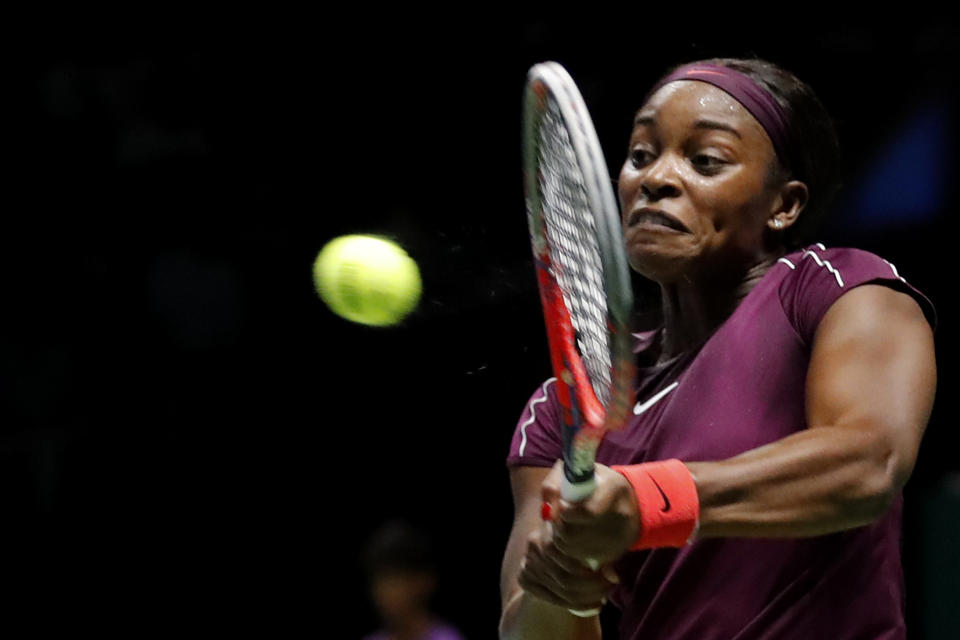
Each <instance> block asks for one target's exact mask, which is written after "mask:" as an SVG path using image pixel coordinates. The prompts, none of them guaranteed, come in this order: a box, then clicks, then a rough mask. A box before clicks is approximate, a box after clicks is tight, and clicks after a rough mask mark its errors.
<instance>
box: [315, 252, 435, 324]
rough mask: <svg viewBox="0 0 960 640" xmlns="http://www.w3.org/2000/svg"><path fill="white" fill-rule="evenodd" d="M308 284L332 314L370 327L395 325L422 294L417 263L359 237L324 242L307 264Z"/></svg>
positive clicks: (405, 254) (411, 308) (412, 307)
mask: <svg viewBox="0 0 960 640" xmlns="http://www.w3.org/2000/svg"><path fill="white" fill-rule="evenodd" d="M313 282H314V285H315V286H316V289H317V293H319V294H320V297H321V298H322V299H323V301H324V302H326V303H327V306H328V307H330V309H331V310H333V312H334V313H336V314H337V315H339V316H341V317H343V318H346V319H347V320H352V321H353V322H358V323H360V324H365V325H370V326H374V327H386V326H390V325H394V324H397V323H398V322H400V321H401V320H402V319H403V318H404V316H406V315H407V314H408V313H410V312H411V311H413V309H414V308H415V307H416V306H417V303H418V302H419V301H420V293H421V291H422V284H421V281H420V270H419V269H418V268H417V263H416V262H414V261H413V259H412V258H411V257H410V256H408V255H407V253H406V252H405V251H404V250H403V249H401V248H400V247H399V246H398V245H397V244H396V243H394V242H392V241H390V240H387V239H386V238H380V237H377V236H365V235H349V236H341V237H339V238H334V239H333V240H331V241H330V242H328V243H327V244H326V245H325V246H324V247H323V249H321V250H320V253H319V254H318V255H317V259H316V260H315V261H314V263H313Z"/></svg>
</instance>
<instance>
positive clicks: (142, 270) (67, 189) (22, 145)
mask: <svg viewBox="0 0 960 640" xmlns="http://www.w3.org/2000/svg"><path fill="white" fill-rule="evenodd" d="M370 13H371V15H368V16H355V17H353V18H351V19H347V18H344V17H336V18H335V17H332V16H330V17H327V18H326V19H325V18H324V17H323V16H320V17H309V18H308V17H306V16H295V15H290V16H285V15H279V14H278V15H270V16H264V17H262V19H260V18H261V17H259V16H252V17H249V19H248V20H244V21H243V22H242V23H239V22H230V21H227V20H225V19H224V20H209V21H206V20H204V21H203V22H202V23H201V22H200V21H198V20H196V21H195V20H192V19H187V18H186V17H181V18H179V19H177V20H174V21H172V23H171V25H172V26H169V27H168V26H167V25H166V22H165V21H163V20H155V18H156V17H155V16H148V15H145V16H138V17H136V18H132V17H126V16H125V17H123V18H120V17H118V16H110V17H109V19H108V18H107V17H105V18H104V19H103V20H102V21H101V20H97V19H93V18H91V17H90V16H85V19H84V20H82V21H77V22H73V21H71V20H66V19H65V20H62V21H60V22H58V24H57V26H56V27H52V26H49V25H45V26H44V27H43V28H40V29H37V31H36V34H35V35H34V34H33V32H32V31H31V35H30V36H28V37H24V38H23V41H22V43H20V42H18V44H17V46H16V47H15V49H16V56H15V64H14V65H13V70H12V71H11V73H10V74H9V76H8V78H7V80H8V87H9V89H10V93H9V97H10V103H11V105H10V106H12V108H13V116H12V117H9V118H8V121H7V122H8V129H9V132H8V133H9V135H10V139H11V141H12V143H11V144H10V145H9V147H8V152H9V159H10V160H11V161H12V162H11V164H12V167H11V171H10V173H9V174H8V182H9V187H8V188H9V189H10V193H11V196H12V197H11V198H10V199H9V200H8V210H7V212H6V215H5V216H4V221H5V227H6V229H5V233H3V234H2V236H0V237H2V242H3V245H4V246H3V250H2V252H0V255H2V260H3V271H4V275H5V284H4V290H3V305H4V325H5V330H4V331H3V332H2V335H0V380H2V413H0V420H2V422H0V517H2V523H3V524H2V534H0V535H2V536H3V539H4V540H5V541H6V547H5V548H6V552H5V559H4V560H5V562H4V565H5V568H4V571H3V572H2V575H3V577H2V578H0V580H3V581H4V583H6V584H7V585H9V586H11V587H13V590H14V591H15V592H17V593H18V594H19V595H20V596H21V597H22V599H23V601H24V603H26V604H28V605H30V606H31V607H37V608H39V609H40V610H41V612H42V613H44V614H46V615H41V616H38V617H36V618H35V619H36V620H44V619H66V620H71V621H79V620H87V621H90V622H91V623H92V624H94V625H96V626H97V627H98V628H102V627H103V626H110V625H114V624H116V625H118V626H121V627H122V628H124V629H147V628H155V627H157V626H164V625H169V626H170V627H171V628H181V625H182V624H185V623H186V621H189V623H190V625H191V626H192V627H193V626H195V625H197V624H200V625H203V626H207V627H209V628H211V629H219V628H230V629H234V628H235V629H244V630H246V629H255V628H257V629H263V630H268V631H272V632H275V631H278V630H293V629H298V628H306V629H310V630H318V631H320V632H321V635H325V634H324V633H323V631H324V630H329V629H330V628H331V625H340V624H342V625H343V629H344V630H343V631H340V632H337V633H336V634H335V635H337V637H359V636H360V635H362V634H363V633H366V632H369V631H371V630H372V629H373V628H375V626H376V617H375V615H374V612H373V610H372V608H371V606H370V604H369V602H368V599H367V595H366V591H365V583H364V578H363V574H362V572H361V570H360V562H359V557H360V554H361V550H362V549H363V546H364V544H365V542H366V540H367V539H368V537H369V536H370V534H371V533H372V532H373V531H374V530H375V529H376V528H377V527H379V526H380V525H382V524H383V523H385V522H387V521H389V520H391V519H395V518H403V519H405V520H407V521H409V522H412V523H413V524H415V525H416V526H418V527H421V528H422V529H424V530H425V531H427V532H429V533H430V534H431V536H432V537H433V539H434V541H435V550H436V553H437V555H438V557H439V558H440V561H441V591H440V593H439V595H438V598H437V608H438V610H439V611H440V612H441V613H442V614H443V615H444V616H445V617H447V618H448V619H449V620H451V621H452V622H454V623H455V624H457V625H458V626H459V627H460V628H461V629H462V630H463V631H464V632H465V633H466V634H467V635H468V636H469V637H471V638H483V637H491V636H493V635H494V633H495V626H496V621H497V617H498V613H499V594H498V578H499V565H500V559H501V556H502V551H503V547H504V544H505V542H506V539H507V535H508V532H509V527H510V521H511V516H512V505H511V499H510V492H509V485H508V480H507V472H506V468H505V466H504V458H505V456H506V453H507V448H508V445H509V441H510V437H511V435H512V430H513V426H514V424H515V422H516V419H517V417H518V416H519V414H520V412H521V410H522V409H523V406H524V403H525V402H526V400H527V399H528V397H529V395H530V394H531V393H532V391H533V390H534V388H535V387H536V386H537V385H538V384H539V383H540V382H541V381H542V380H543V379H544V378H545V377H546V376H547V375H549V364H548V358H547V355H546V349H545V346H546V345H545V343H546V340H545V336H544V333H543V326H542V316H541V315H540V310H539V305H538V299H537V294H536V289H535V284H534V279H533V267H532V264H531V261H530V258H529V241H528V237H527V234H526V219H525V214H524V208H523V196H522V185H521V174H520V153H521V148H520V106H521V97H522V91H523V84H524V79H525V74H526V71H527V69H528V67H529V66H530V65H531V64H533V63H535V62H539V61H542V60H546V59H553V60H557V61H559V62H561V63H563V64H564V65H565V66H566V67H567V68H568V70H569V71H570V72H571V74H572V75H573V77H574V78H575V79H576V80H577V82H578V84H579V85H580V88H581V90H582V92H583V94H584V97H585V99H586V102H587V104H588V106H589V107H590V110H591V113H592V115H593V118H594V121H595V123H596V126H597V129H598V133H599V135H600V138H601V142H602V145H603V147H604V150H605V153H606V155H607V158H608V161H609V163H610V166H611V170H612V171H613V172H616V171H617V170H618V167H619V163H620V162H621V159H622V157H623V155H624V151H625V148H626V141H627V137H628V134H629V128H630V120H631V117H632V114H633V112H634V110H635V109H636V108H637V107H638V106H639V101H640V99H641V98H642V96H643V94H644V92H645V90H646V89H647V88H648V87H649V85H650V84H651V83H652V82H653V81H654V80H656V79H657V78H658V77H659V76H660V75H661V73H662V72H663V71H664V70H665V69H666V68H667V67H668V66H671V65H673V64H676V63H679V62H684V61H688V60H693V59H698V58H703V57H710V56H715V55H729V56H746V55H758V56H761V57H765V58H767V59H770V60H772V61H774V62H777V63H780V64H781V65H783V66H784V67H786V68H787V69H790V70H792V71H794V72H795V73H796V74H797V75H798V76H799V77H801V78H803V79H804V80H806V81H807V82H808V83H809V84H811V85H812V86H813V87H814V89H815V90H816V91H817V92H818V94H819V95H820V97H821V99H822V100H823V102H824V103H825V104H826V106H827V108H828V109H829V110H830V111H831V113H832V114H833V115H834V117H835V118H836V121H837V125H838V128H839V132H840V136H841V142H842V145H843V149H844V167H845V171H846V175H845V185H846V186H845V191H844V192H843V195H842V197H841V198H840V199H839V201H838V204H837V207H836V215H835V216H834V218H833V219H832V220H831V221H830V223H829V225H828V228H826V229H824V232H823V234H822V235H821V239H822V241H823V242H824V243H825V244H827V245H828V246H830V245H838V244H843V245H854V246H858V247H861V248H864V249H867V250H871V251H874V252H876V253H879V254H880V255H882V256H883V257H885V258H886V259H888V260H890V261H891V262H893V263H894V264H896V265H897V266H898V268H899V270H900V273H901V275H904V276H905V277H906V278H907V279H908V280H909V281H910V282H911V283H912V284H914V285H915V286H917V287H918V288H920V289H921V290H922V291H924V292H925V293H927V294H928V295H929V296H930V297H931V298H932V300H933V301H934V303H935V304H936V305H937V308H938V312H939V322H940V324H939V330H938V336H937V337H938V343H937V350H938V359H939V372H940V380H939V395H938V401H937V405H936V408H935V411H934V414H933V417H932V419H931V422H930V427H929V430H928V434H927V436H926V440H925V442H924V445H923V448H922V450H921V454H920V458H919V461H918V464H917V467H916V470H915V473H914V476H913V478H912V480H911V482H910V484H909V485H908V487H907V490H906V500H907V502H906V504H907V511H906V522H905V534H904V535H905V543H904V544H905V552H904V564H905V567H906V574H907V580H908V601H907V612H908V616H909V623H910V626H911V629H912V632H913V635H914V637H921V638H940V637H954V636H953V633H954V631H955V630H956V629H957V628H958V627H956V626H955V627H952V629H953V631H951V630H949V629H950V628H951V625H957V619H958V618H957V616H958V613H957V607H956V605H957V603H958V599H960V598H958V594H960V589H958V586H957V575H958V570H960V558H958V552H957V551H956V541H957V539H958V537H960V523H958V513H960V480H958V478H960V476H958V475H957V472H958V471H960V464H958V462H957V458H956V455H955V454H954V446H953V445H954V444H955V443H956V442H957V436H956V435H955V425H956V417H957V403H956V400H955V398H954V397H953V394H952V392H951V390H952V389H953V388H954V386H955V376H956V368H955V365H954V363H953V362H952V361H951V359H950V358H949V357H948V354H952V353H954V352H955V345H954V337H953V331H954V327H955V326H956V318H955V315H954V311H953V308H952V305H951V303H952V298H951V295H950V294H951V293H952V292H953V290H954V285H953V282H952V278H950V274H952V272H953V269H954V267H953V264H952V257H953V251H952V248H953V246H954V244H955V243H954V236H953V233H954V225H953V224H952V222H953V218H954V217H955V216H956V215H957V213H958V210H957V205H956V202H955V198H954V189H953V182H954V181H953V176H954V172H955V170H956V167H955V162H954V159H955V157H956V154H955V151H954V150H955V149H956V147H957V143H958V138H957V129H956V126H955V125H956V118H955V114H956V105H957V88H958V80H960V71H958V67H957V62H958V36H960V30H958V29H957V28H956V27H955V26H954V25H952V24H949V23H948V22H947V21H945V20H941V19H938V18H936V17H928V18H925V19H923V20H911V19H903V20H898V21H897V23H896V24H894V23H892V22H891V23H890V24H876V25H867V26H864V25H862V24H857V25H853V24H852V23H851V24H839V23H838V21H836V20H831V21H830V22H829V23H825V22H817V21H814V20H812V19H811V20H810V21H809V23H800V22H796V21H793V22H791V23H789V26H785V25H784V24H781V23H774V22H772V21H771V23H770V25H767V26H756V25H751V26H750V27H749V28H748V27H746V26H737V25H736V24H734V23H731V24H729V25H728V24H721V23H720V22H718V21H717V20H715V19H713V18H712V17H711V16H709V15H702V16H699V17H698V20H699V22H698V23H690V21H689V20H687V22H688V24H684V25H680V24H679V20H680V19H681V17H680V16H677V15H669V14H665V15H663V16H653V15H650V14H649V13H645V12H643V11H641V10H639V9H638V11H637V15H632V14H616V15H615V14H611V15H605V16H599V15H586V16H578V17H577V19H576V20H560V19H555V20H544V19H543V18H542V17H540V18H538V19H533V18H529V17H524V16H522V15H519V14H518V15H509V16H506V15H502V16H492V15H485V16H472V17H470V18H469V19H467V18H456V17H454V16H452V15H451V16H443V15H437V14H436V13H430V14H426V13H425V14H423V15H415V14H411V13H403V14H399V13H397V14H396V15H385V14H382V13H379V12H374V11H373V10H372V9H371V11H370ZM374 13H375V15H374ZM686 17H687V18H691V17H692V16H686ZM691 24H694V26H691ZM91 25H93V26H91ZM105 25H116V26H105ZM21 35H23V34H21ZM357 232H364V233H379V234H384V235H388V236H391V237H393V238H395V239H396V240H397V241H398V242H400V243H401V244H402V245H403V246H405V247H406V248H407V250H408V252H409V253H410V254H411V255H412V256H413V257H414V258H415V259H416V260H417V261H418V263H419V264H420V267H421V270H422V273H423V277H424V296H423V299H422V302H421V305H420V307H419V309H418V310H417V311H416V312H415V313H414V314H413V315H412V316H411V317H410V318H408V319H407V321H406V322H405V323H404V324H403V325H402V326H400V327H398V328H393V329H386V330H382V329H381V330H375V329H370V328H364V327H361V326H358V325H354V324H350V323H348V322H346V321H344V320H341V319H339V318H338V317H336V316H334V315H333V314H332V313H331V312H330V311H329V310H328V309H327V308H326V307H325V306H324V305H323V304H322V302H320V300H319V299H318V298H317V297H316V295H315V294H314V291H313V288H312V284H311V277H310V273H311V263H312V261H313V258H314V257H315V255H316V253H317V251H318V250H319V249H320V247H321V246H322V245H323V244H324V243H325V242H326V241H328V240H329V239H331V238H333V237H335V236H337V235H340V234H344V233H357ZM31 610H32V609H31Z"/></svg>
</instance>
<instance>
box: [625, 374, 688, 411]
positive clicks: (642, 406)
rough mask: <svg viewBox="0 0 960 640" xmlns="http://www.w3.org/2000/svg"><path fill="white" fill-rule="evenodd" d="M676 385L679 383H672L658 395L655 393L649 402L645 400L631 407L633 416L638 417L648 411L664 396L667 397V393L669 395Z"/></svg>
mask: <svg viewBox="0 0 960 640" xmlns="http://www.w3.org/2000/svg"><path fill="white" fill-rule="evenodd" d="M678 384H680V382H679V381H678V382H674V383H673V384H672V385H670V386H669V387H667V388H665V389H661V390H660V392H659V393H657V394H656V395H655V396H653V397H652V398H650V399H649V400H647V401H646V402H644V403H643V404H641V403H639V402H638V403H637V404H636V405H635V406H634V407H633V415H635V416H638V415H640V414H641V413H643V412H644V411H646V410H647V409H649V408H650V407H652V406H653V405H655V404H657V402H659V401H660V400H661V399H662V398H663V397H664V396H665V395H667V394H668V393H670V392H671V391H673V390H674V389H675V388H676V387H677V385H678Z"/></svg>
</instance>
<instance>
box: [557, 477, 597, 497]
mask: <svg viewBox="0 0 960 640" xmlns="http://www.w3.org/2000/svg"><path fill="white" fill-rule="evenodd" d="M596 488H597V479H596V476H594V475H593V474H592V473H591V474H590V477H589V478H587V479H586V480H584V481H583V482H577V483H573V482H570V480H569V479H567V477H566V476H564V478H563V484H562V485H561V487H560V497H562V498H563V499H564V500H566V501H567V502H581V501H583V500H586V499H587V498H589V497H590V496H591V495H592V494H593V490H594V489H596Z"/></svg>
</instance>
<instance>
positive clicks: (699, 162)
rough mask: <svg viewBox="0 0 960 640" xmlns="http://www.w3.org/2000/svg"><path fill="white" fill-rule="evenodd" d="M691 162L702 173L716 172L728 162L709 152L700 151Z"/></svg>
mask: <svg viewBox="0 0 960 640" xmlns="http://www.w3.org/2000/svg"><path fill="white" fill-rule="evenodd" d="M690 162H691V163H692V164H693V166H694V167H695V168H696V169H697V171H699V172H701V173H716V172H718V171H719V170H720V169H722V168H723V165H725V164H727V161H726V160H724V159H723V158H720V157H718V156H715V155H711V154H709V153H698V154H696V155H694V156H693V157H692V158H691V159H690Z"/></svg>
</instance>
